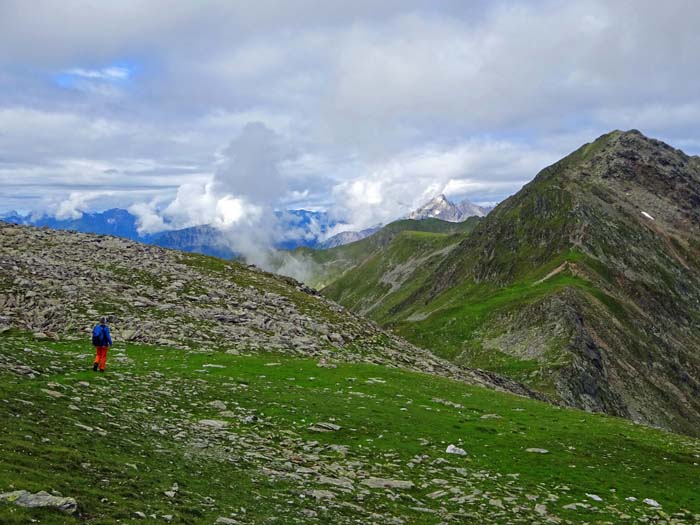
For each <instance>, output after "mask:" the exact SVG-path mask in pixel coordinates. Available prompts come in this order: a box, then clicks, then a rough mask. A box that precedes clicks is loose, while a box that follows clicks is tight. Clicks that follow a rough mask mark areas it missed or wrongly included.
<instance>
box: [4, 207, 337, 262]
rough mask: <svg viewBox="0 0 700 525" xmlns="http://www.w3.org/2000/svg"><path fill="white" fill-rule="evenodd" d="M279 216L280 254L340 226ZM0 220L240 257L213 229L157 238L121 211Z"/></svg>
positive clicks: (305, 214) (317, 215)
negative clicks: (139, 229) (281, 232)
mask: <svg viewBox="0 0 700 525" xmlns="http://www.w3.org/2000/svg"><path fill="white" fill-rule="evenodd" d="M275 215H276V218H277V221H278V225H279V229H280V230H281V231H283V232H288V233H287V235H285V236H284V237H285V238H284V239H283V240H280V241H279V242H277V244H276V245H275V248H277V249H280V250H291V249H294V248H298V247H300V246H307V247H317V246H318V245H319V244H320V243H321V242H322V240H323V239H324V237H325V236H326V234H327V232H328V231H329V230H330V229H331V228H333V227H334V226H336V225H337V224H338V222H337V221H335V220H333V219H331V218H330V216H329V215H328V214H327V213H326V212H318V211H308V210H288V211H284V212H281V211H278V212H275ZM0 220H2V221H4V222H9V223H13V224H25V225H32V226H38V227H48V228H54V229H57V230H73V231H78V232H82V233H96V234H101V235H115V236H117V237H124V238H127V239H131V240H135V241H140V242H144V243H147V244H153V245H156V246H162V247H164V248H172V249H176V250H182V251H188V252H195V253H202V254H205V255H212V256H215V257H221V258H224V259H231V258H234V257H236V256H237V255H238V254H237V253H236V252H235V250H234V249H233V248H232V247H231V243H230V242H228V241H227V239H226V234H225V233H224V232H222V231H221V230H219V229H217V228H215V227H213V226H210V225H201V226H192V227H189V228H182V229H178V230H168V231H162V232H158V233H153V234H141V233H139V231H138V221H137V218H136V216H134V215H132V214H131V213H129V212H128V211H127V210H123V209H119V208H113V209H110V210H105V211H101V212H91V213H83V215H82V216H81V217H80V218H79V219H57V218H55V217H51V216H48V215H43V216H34V215H31V214H28V215H21V214H19V213H17V212H16V211H12V212H9V213H5V214H2V215H0Z"/></svg>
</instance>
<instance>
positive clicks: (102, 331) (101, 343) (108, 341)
mask: <svg viewBox="0 0 700 525" xmlns="http://www.w3.org/2000/svg"><path fill="white" fill-rule="evenodd" d="M107 345H109V346H112V336H111V335H110V334H109V326H107V318H106V317H103V318H102V319H100V324H98V325H97V326H95V328H94V329H93V330H92V346H94V347H95V362H94V363H93V364H92V370H93V371H94V372H97V370H98V367H99V370H100V372H104V371H105V364H106V363H107Z"/></svg>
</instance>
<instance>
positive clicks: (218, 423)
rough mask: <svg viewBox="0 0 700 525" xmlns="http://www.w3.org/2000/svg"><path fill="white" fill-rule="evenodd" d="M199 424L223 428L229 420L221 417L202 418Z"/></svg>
mask: <svg viewBox="0 0 700 525" xmlns="http://www.w3.org/2000/svg"><path fill="white" fill-rule="evenodd" d="M199 425H200V426H202V427H209V428H215V429H221V428H226V427H227V426H228V421H221V420H220V419H200V420H199Z"/></svg>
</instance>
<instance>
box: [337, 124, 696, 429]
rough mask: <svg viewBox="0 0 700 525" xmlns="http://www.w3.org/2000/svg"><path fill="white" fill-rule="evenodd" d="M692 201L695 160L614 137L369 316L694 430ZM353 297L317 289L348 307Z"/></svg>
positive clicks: (556, 168) (521, 196) (566, 162)
mask: <svg viewBox="0 0 700 525" xmlns="http://www.w3.org/2000/svg"><path fill="white" fill-rule="evenodd" d="M699 199H700V160H699V159H698V158H697V157H691V156H687V155H685V154H683V153H682V152H680V151H679V150H676V149H674V148H672V147H670V146H668V145H666V144H664V143H662V142H660V141H656V140H653V139H648V138H646V137H644V136H643V135H642V134H641V133H639V132H638V131H629V132H620V131H615V132H611V133H609V134H606V135H603V136H601V137H600V138H599V139H597V140H596V141H594V142H592V143H590V144H586V145H584V146H582V147H581V148H579V149H578V150H576V151H575V152H573V153H572V154H571V155H569V156H567V157H565V158H564V159H562V160H561V161H559V162H557V163H555V164H553V165H552V166H550V167H547V168H545V169H544V170H542V171H541V172H540V173H539V174H538V176H537V177H536V178H535V179H534V180H533V181H532V182H531V183H529V184H528V185H526V186H525V187H524V188H523V189H522V190H521V191H520V192H518V193H517V194H516V195H514V196H512V197H509V198H508V199H506V200H505V201H504V202H503V203H501V204H500V205H499V206H498V207H496V209H494V210H493V211H492V212H491V213H490V214H489V215H488V216H487V217H486V218H485V219H483V221H481V222H480V223H479V224H478V225H477V227H476V228H475V229H474V231H473V232H471V233H470V234H468V235H465V236H464V237H463V238H462V239H461V240H460V242H459V243H458V244H457V245H456V246H454V247H453V248H452V249H450V250H449V252H446V253H444V254H443V255H440V256H438V257H436V258H434V262H433V263H432V265H433V267H432V269H431V272H430V275H429V276H426V275H422V276H421V278H420V279H414V280H409V281H406V282H405V283H404V286H405V288H407V289H409V290H410V293H407V294H404V295H403V296H399V297H397V298H396V299H392V300H391V302H390V303H386V301H385V306H388V308H382V307H381V306H380V307H379V308H378V309H375V310H374V311H373V312H375V313H372V312H370V316H371V317H373V318H374V319H375V320H377V321H378V322H380V323H381V324H382V325H384V326H388V327H392V328H393V329H394V330H396V331H397V332H398V333H400V334H402V335H404V336H405V337H407V338H408V339H409V340H411V341H414V342H416V343H417V344H419V345H422V346H426V347H428V348H431V349H432V350H434V351H436V352H437V353H439V354H440V355H443V356H446V357H448V358H450V359H453V360H455V361H457V362H462V363H463V364H469V365H471V366H478V367H483V368H488V369H492V370H497V371H499V372H500V373H507V374H509V375H512V376H514V377H517V378H518V379H519V380H522V381H525V382H527V383H528V384H530V385H531V386H533V387H535V388H538V389H540V390H542V391H546V392H549V393H551V394H554V395H556V396H558V397H559V398H560V399H561V400H562V401H563V402H565V403H567V404H569V405H571V406H577V407H579V408H584V409H587V410H593V411H603V412H607V413H611V414H615V415H619V416H623V417H627V418H630V419H633V420H635V421H639V422H644V423H646V424H651V425H659V426H663V427H665V428H671V429H674V430H677V431H681V432H686V433H691V434H696V435H697V434H698V433H700V404H698V402H697V393H698V392H699V391H700V390H699V388H700V382H699V381H700V355H698V352H697V350H696V349H697V348H700V333H699V331H698V330H697V326H698V325H697V322H698V314H697V312H698V310H699V309H700V308H698V307H699V306H700V267H699V264H698V261H699V260H700V243H698V238H700V235H699V232H698V224H700V216H699V215H698V214H699V213H700V211H699V210H700V208H699V207H698V206H697V204H698V202H700V200H699ZM365 274H366V272H365V270H363V269H350V270H348V271H347V272H346V274H345V275H346V277H345V278H344V279H346V280H347V282H351V281H352V280H353V279H356V280H357V281H358V282H361V281H362V280H363V277H364V275H365ZM353 275H356V277H352V276H353ZM351 290H352V289H351V288H350V287H345V286H343V285H342V281H338V283H336V284H331V285H329V286H328V287H327V288H326V289H324V293H326V294H328V295H329V297H331V298H334V299H336V300H338V301H339V302H341V304H343V303H345V304H347V305H351V304H355V303H352V302H347V301H349V298H348V297H349V296H348V295H347V294H349V293H351ZM395 295H396V294H395Z"/></svg>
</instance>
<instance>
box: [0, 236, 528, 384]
mask: <svg viewBox="0 0 700 525" xmlns="http://www.w3.org/2000/svg"><path fill="white" fill-rule="evenodd" d="M0 311H1V312H2V315H0V332H1V331H2V330H4V329H9V328H18V329H22V330H27V331H30V332H32V333H34V334H36V335H37V337H40V338H49V339H75V338H79V339H85V338H86V337H87V335H88V334H89V332H90V330H91V329H92V326H94V324H95V322H96V320H98V319H99V317H100V316H102V315H106V316H107V317H108V318H109V322H110V325H111V327H112V329H113V332H114V335H115V337H116V338H117V339H119V340H123V341H128V342H133V343H150V344H158V345H166V346H171V347H176V348H180V349H183V350H196V351H224V352H228V353H231V354H239V353H245V352H251V351H264V352H278V353H286V354H290V355H303V356H306V357H316V358H318V359H321V360H326V359H331V360H345V361H351V362H371V363H378V364H383V365H386V366H403V367H406V368H409V369H412V370H417V371H422V372H432V373H436V374H441V375H444V376H446V377H452V378H456V379H459V380H463V381H467V382H470V383H474V384H482V385H487V386H490V387H492V388H499V389H506V390H509V391H512V392H516V393H520V394H524V395H534V394H533V393H532V392H530V391H529V390H527V389H525V388H523V387H522V386H521V385H519V384H517V383H515V382H513V381H509V380H507V379H506V378H501V377H498V376H496V375H494V374H489V373H485V372H481V371H476V370H470V369H466V368H463V367H459V366H455V365H454V364H453V363H450V362H449V361H446V360H444V359H441V358H438V357H436V356H435V355H433V354H431V353H430V352H428V351H426V350H423V349H420V348H417V347H415V346H413V345H412V344H410V343H408V342H406V341H405V340H403V339H401V338H399V337H397V336H395V335H393V334H391V333H389V332H386V331H384V330H382V329H381V328H379V327H378V326H377V325H376V324H374V323H373V322H371V321H368V320H366V319H364V318H362V317H359V316H357V315H354V314H352V313H351V312H349V311H347V310H345V309H344V308H343V307H341V306H339V305H338V304H336V303H333V302H331V301H329V300H328V299H326V298H324V297H322V296H321V295H320V294H319V293H318V292H316V291H315V290H312V289H310V288H308V287H306V286H305V285H303V284H301V283H299V282H297V281H295V280H293V279H290V278H286V277H280V276H276V275H273V274H269V273H265V272H262V271H260V270H259V269H257V268H255V267H252V266H245V265H242V264H240V263H237V262H234V261H225V260H222V259H216V258H214V257H208V256H204V255H199V254H191V253H184V252H178V251H174V250H166V249H163V248H159V247H155V246H149V245H145V244H139V243H136V242H133V241H129V240H126V239H120V238H117V237H104V236H95V235H91V234H81V233H76V232H65V231H58V230H49V229H36V228H33V227H28V226H17V225H10V224H3V223H0Z"/></svg>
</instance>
